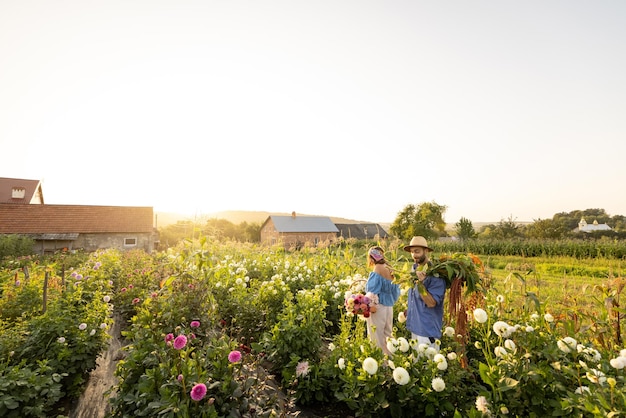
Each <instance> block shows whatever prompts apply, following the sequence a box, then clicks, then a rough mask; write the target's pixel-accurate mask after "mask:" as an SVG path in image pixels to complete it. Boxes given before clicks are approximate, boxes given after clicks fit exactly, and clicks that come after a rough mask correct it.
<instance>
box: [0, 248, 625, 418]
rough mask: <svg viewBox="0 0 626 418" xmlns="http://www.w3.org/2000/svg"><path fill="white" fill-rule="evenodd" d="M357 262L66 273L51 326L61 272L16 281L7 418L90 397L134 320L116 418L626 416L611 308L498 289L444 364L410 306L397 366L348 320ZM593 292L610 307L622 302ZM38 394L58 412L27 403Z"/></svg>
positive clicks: (173, 254) (239, 262)
mask: <svg viewBox="0 0 626 418" xmlns="http://www.w3.org/2000/svg"><path fill="white" fill-rule="evenodd" d="M365 250H366V248H365V247H364V248H363V249H361V251H362V252H364V251H365ZM359 257H364V254H361V255H357V252H356V251H355V249H354V248H351V247H348V246H343V247H341V248H332V247H325V248H323V249H313V248H306V249H303V250H302V251H300V252H293V253H288V252H285V251H284V250H279V249H270V250H267V251H266V250H265V249H264V251H259V250H258V248H256V247H254V246H250V245H235V244H229V245H221V244H216V243H211V242H208V241H206V240H201V241H199V242H193V243H186V244H183V245H182V246H181V247H180V248H179V249H177V250H172V251H169V252H168V253H165V254H159V255H154V256H147V255H145V254H139V253H119V252H109V251H107V252H98V253H95V254H93V255H91V256H89V257H88V258H85V259H83V261H82V264H80V265H72V266H69V265H67V270H66V275H65V276H64V277H65V281H63V280H62V277H61V276H56V275H55V274H52V276H51V277H50V281H49V283H50V287H49V289H48V303H47V309H46V312H44V313H42V312H41V307H42V306H43V305H42V298H43V295H42V292H41V291H40V289H42V287H41V279H42V278H43V276H44V273H45V271H46V268H48V269H49V271H52V272H57V271H59V270H58V266H51V267H50V266H40V267H36V266H31V271H30V273H31V275H30V277H31V279H28V280H25V279H24V277H23V273H21V272H20V270H16V269H13V270H11V269H10V270H7V271H6V272H3V273H2V275H1V276H0V284H1V286H2V292H3V293H2V295H3V297H2V298H0V308H6V312H7V313H8V316H7V317H5V318H3V319H2V321H0V354H1V355H2V358H3V359H6V360H5V361H4V363H0V415H3V416H4V415H6V416H11V414H13V415H15V416H17V414H18V413H20V414H21V415H20V416H28V414H29V413H30V414H31V415H32V416H37V415H39V416H41V415H42V414H48V415H52V414H53V413H54V408H55V406H54V405H55V404H58V402H59V400H61V399H62V398H63V397H64V396H68V395H70V394H73V396H75V395H76V394H77V393H78V392H79V390H80V389H81V388H82V387H83V386H84V383H85V377H86V373H87V372H88V371H89V370H90V369H91V368H93V367H94V365H95V358H96V356H97V354H98V352H100V351H101V350H102V349H103V347H104V346H105V344H106V341H107V335H106V332H107V330H108V329H109V327H110V325H111V321H112V319H111V315H112V313H115V314H117V315H120V316H121V318H122V319H121V320H122V322H123V325H124V327H123V337H124V339H125V340H124V342H125V344H126V345H125V348H124V358H123V359H122V360H120V361H119V363H118V368H117V370H116V375H117V377H118V378H119V383H118V385H117V386H116V387H114V388H113V389H112V391H111V395H112V396H111V408H112V411H111V416H118V417H123V416H163V417H179V416H182V417H192V416H193V417H218V416H228V415H230V416H277V415H278V416H289V414H291V413H292V412H293V408H294V405H293V404H294V403H296V405H316V404H320V405H328V406H329V407H330V408H332V409H335V410H336V411H342V412H345V411H349V412H346V414H350V415H355V416H363V417H374V416H375V417H405V416H456V417H465V416H469V417H484V416H572V415H573V416H611V415H613V416H619V414H622V411H624V410H626V400H625V393H626V392H625V389H624V386H625V385H624V383H625V382H624V379H625V370H626V350H624V347H621V346H620V344H619V343H618V342H617V341H616V340H614V339H611V338H610V332H611V331H612V330H613V329H614V328H612V327H614V326H615V322H614V320H613V318H614V316H611V315H614V312H613V313H612V312H611V311H610V310H609V309H608V308H607V307H606V306H605V304H604V303H599V304H598V305H599V307H598V309H597V311H589V312H585V315H586V316H585V317H582V313H581V312H580V311H576V312H567V311H566V312H563V311H562V310H561V311H558V310H555V309H553V306H552V305H547V304H546V302H543V301H542V300H541V299H540V298H539V296H538V294H534V293H532V292H530V291H528V290H527V289H526V288H525V287H524V288H523V291H522V293H521V294H520V295H515V294H514V293H513V292H512V290H510V289H511V288H512V287H511V286H510V283H506V282H503V283H500V282H497V281H492V282H491V283H490V285H491V286H492V287H491V288H485V289H483V290H484V293H482V294H480V297H476V298H473V299H471V300H468V301H467V302H468V304H467V306H466V310H464V311H463V312H461V313H462V314H463V315H465V316H464V318H463V319H464V321H465V325H466V328H467V334H464V335H465V337H464V338H459V334H460V333H461V331H460V329H461V328H460V327H459V326H458V323H457V322H456V320H457V317H455V316H452V315H450V314H449V313H448V314H447V315H446V317H445V324H444V329H443V330H442V331H443V335H442V338H441V340H440V341H439V343H440V350H439V351H436V350H434V349H432V348H429V347H426V346H420V345H419V344H417V343H416V341H414V340H412V339H411V333H410V332H409V331H408V330H407V329H406V326H405V322H404V321H405V319H406V318H405V317H404V316H403V310H404V309H405V308H406V302H407V300H406V289H403V292H402V294H401V296H400V299H399V300H398V303H397V305H396V306H395V307H394V311H396V312H397V313H398V317H397V320H395V321H394V329H393V337H392V338H390V339H389V340H388V341H387V348H388V349H389V351H390V352H391V353H392V354H391V355H384V354H383V352H382V350H380V348H378V347H376V346H375V345H374V344H372V343H371V342H370V340H369V339H368V338H367V332H366V329H365V321H363V320H362V318H361V317H359V315H358V313H357V315H354V314H352V315H350V314H349V313H348V310H347V309H346V299H345V295H346V292H350V293H349V294H350V295H352V294H355V295H356V294H361V295H362V296H365V294H364V293H363V291H362V290H360V289H354V288H352V287H351V286H352V284H353V283H354V281H355V279H356V280H359V278H360V276H359V273H358V272H359V271H360V270H361V269H363V268H364V265H365V263H364V262H363V259H362V258H359ZM446 271H447V270H446ZM16 272H17V273H18V279H19V284H17V281H16V277H15V273H16ZM16 284H17V285H16ZM131 285H132V287H131ZM505 287H506V288H505ZM124 288H125V289H126V290H125V291H124V292H122V291H121V289H124ZM498 289H499V291H498ZM592 291H598V292H601V293H600V296H599V297H598V299H599V300H600V301H601V302H602V301H604V300H605V299H606V298H607V297H609V296H610V297H611V298H616V297H617V296H618V295H617V294H615V293H611V294H610V295H609V296H606V295H608V294H609V293H608V292H609V290H607V289H599V290H595V289H591V288H590V290H589V292H592ZM602 292H604V293H602ZM605 293H606V295H605ZM17 300H20V303H21V304H24V305H25V306H24V307H25V309H24V314H23V315H21V314H19V313H18V311H19V309H18V306H19V304H18V303H17V302H16V301H17ZM515 300H517V301H520V302H519V303H516V304H514V303H513V301H515ZM133 301H135V303H133ZM355 305H356V301H355ZM2 312H4V311H2ZM39 357H41V358H42V362H41V363H37V362H35V361H34V359H35V358H39ZM274 375H275V376H274ZM25 380H27V381H28V382H32V384H33V385H34V384H37V385H40V386H41V387H42V388H44V389H43V390H45V391H46V392H45V393H46V395H42V396H37V397H36V396H31V395H32V393H28V392H23V391H22V392H20V389H19V388H20V386H19V385H18V383H19V382H22V381H25ZM29 384H31V383H29ZM276 389H278V390H276ZM2 408H4V409H2ZM42 411H43V412H42Z"/></svg>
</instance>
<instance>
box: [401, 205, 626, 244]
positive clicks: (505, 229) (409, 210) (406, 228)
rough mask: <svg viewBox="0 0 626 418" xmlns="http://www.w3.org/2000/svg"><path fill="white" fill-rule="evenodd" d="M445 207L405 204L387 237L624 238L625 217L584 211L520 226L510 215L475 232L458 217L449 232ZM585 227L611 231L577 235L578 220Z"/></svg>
mask: <svg viewBox="0 0 626 418" xmlns="http://www.w3.org/2000/svg"><path fill="white" fill-rule="evenodd" d="M446 209H447V207H446V206H445V205H439V204H437V203H436V202H425V203H421V204H419V205H412V204H410V205H407V206H405V207H404V209H402V210H401V211H400V212H399V213H398V216H397V217H396V219H395V220H394V222H393V223H392V224H391V227H390V231H389V232H390V234H392V235H394V236H396V237H398V238H402V239H405V240H408V239H410V238H411V237H413V236H415V235H422V236H424V237H426V238H429V239H438V238H442V237H456V238H458V239H460V240H470V239H481V238H482V239H490V240H511V239H534V240H564V239H597V238H602V237H608V238H613V239H626V217H625V216H623V215H614V216H611V215H609V214H608V213H606V211H605V210H604V209H585V210H575V211H572V212H559V213H557V214H555V215H554V216H553V217H552V218H551V219H535V220H534V221H533V222H531V223H528V224H523V223H520V222H517V221H516V220H515V219H514V218H513V217H512V216H510V217H509V218H507V219H501V220H500V222H498V223H496V224H488V225H483V226H481V227H480V229H478V230H476V229H475V227H474V224H473V222H472V221H471V220H470V219H467V218H461V219H460V220H459V221H458V222H457V223H456V224H455V225H454V228H453V230H452V231H448V230H447V229H446V226H447V224H446V222H445V221H444V215H445V212H446ZM583 218H584V219H585V220H586V221H587V223H588V224H592V223H594V222H597V223H598V224H607V225H608V226H609V227H611V230H610V231H594V232H580V231H579V230H578V224H579V222H580V221H581V219H583Z"/></svg>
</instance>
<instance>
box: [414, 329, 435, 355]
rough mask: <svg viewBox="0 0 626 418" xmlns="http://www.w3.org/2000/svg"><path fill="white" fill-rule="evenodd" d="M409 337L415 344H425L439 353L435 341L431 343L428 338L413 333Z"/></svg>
mask: <svg viewBox="0 0 626 418" xmlns="http://www.w3.org/2000/svg"><path fill="white" fill-rule="evenodd" d="M411 337H412V338H413V339H414V340H416V341H417V344H426V345H427V346H428V347H432V348H434V349H435V350H437V352H439V344H437V340H435V342H431V341H430V338H429V337H422V336H421V335H417V334H413V333H411Z"/></svg>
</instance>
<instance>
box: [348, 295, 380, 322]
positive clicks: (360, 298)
mask: <svg viewBox="0 0 626 418" xmlns="http://www.w3.org/2000/svg"><path fill="white" fill-rule="evenodd" d="M376 305H378V295H375V294H373V293H371V292H367V293H366V294H362V293H349V294H347V295H346V300H345V306H346V312H348V313H350V314H353V315H361V316H363V317H364V318H369V317H370V315H371V314H373V313H374V312H376Z"/></svg>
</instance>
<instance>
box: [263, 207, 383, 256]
mask: <svg viewBox="0 0 626 418" xmlns="http://www.w3.org/2000/svg"><path fill="white" fill-rule="evenodd" d="M388 237H389V235H388V234H387V232H386V231H385V230H384V229H383V228H382V227H381V226H380V225H378V224H374V223H352V224H344V223H341V224H335V223H333V221H332V220H331V218H329V217H327V216H302V215H296V213H295V212H292V214H291V216H288V215H286V216H285V215H283V216H279V215H270V216H269V217H268V218H267V219H266V220H265V222H264V223H263V224H262V225H261V243H262V244H266V245H274V244H279V243H280V244H282V245H283V246H284V247H285V248H287V249H299V248H301V247H303V246H305V245H306V246H317V245H318V244H319V243H322V242H333V241H336V240H337V239H348V238H354V239H358V240H362V239H384V238H388Z"/></svg>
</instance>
